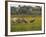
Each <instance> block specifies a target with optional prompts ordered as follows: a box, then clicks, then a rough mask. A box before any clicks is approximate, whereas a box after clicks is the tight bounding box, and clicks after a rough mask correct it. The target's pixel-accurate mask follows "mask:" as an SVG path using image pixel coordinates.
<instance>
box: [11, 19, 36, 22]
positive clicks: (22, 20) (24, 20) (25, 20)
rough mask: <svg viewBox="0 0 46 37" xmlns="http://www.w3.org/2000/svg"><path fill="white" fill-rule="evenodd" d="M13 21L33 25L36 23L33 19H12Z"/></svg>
mask: <svg viewBox="0 0 46 37" xmlns="http://www.w3.org/2000/svg"><path fill="white" fill-rule="evenodd" d="M11 21H13V22H14V23H33V22H34V21H35V18H32V19H30V20H28V19H26V18H12V19H11Z"/></svg>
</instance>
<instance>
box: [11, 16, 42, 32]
mask: <svg viewBox="0 0 46 37" xmlns="http://www.w3.org/2000/svg"><path fill="white" fill-rule="evenodd" d="M17 17H18V16H17ZM24 18H27V19H31V18H32V17H31V16H26V17H24ZM41 22H42V21H41V16H36V17H35V21H34V22H33V23H25V24H23V23H13V22H12V23H11V32H19V31H39V30H41Z"/></svg>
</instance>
